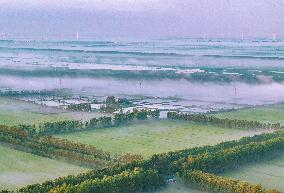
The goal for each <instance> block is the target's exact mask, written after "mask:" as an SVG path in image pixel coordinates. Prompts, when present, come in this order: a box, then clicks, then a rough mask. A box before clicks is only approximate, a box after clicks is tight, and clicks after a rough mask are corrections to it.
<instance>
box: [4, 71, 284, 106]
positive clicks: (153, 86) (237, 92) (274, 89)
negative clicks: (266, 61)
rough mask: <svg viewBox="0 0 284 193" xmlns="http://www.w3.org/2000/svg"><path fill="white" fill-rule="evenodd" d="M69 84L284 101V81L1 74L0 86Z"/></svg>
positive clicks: (102, 92) (94, 91) (127, 92)
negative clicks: (194, 80)
mask: <svg viewBox="0 0 284 193" xmlns="http://www.w3.org/2000/svg"><path fill="white" fill-rule="evenodd" d="M60 82H61V88H69V89H72V90H74V91H75V92H78V93H81V94H83V95H84V94H87V95H94V96H109V95H115V96H137V95H142V96H149V97H161V98H167V97H177V98H181V99H184V100H186V101H189V102H190V101H200V102H209V103H212V104H214V103H224V104H240V105H241V104H243V105H261V104H271V103H277V102H281V101H284V85H283V84H278V83H271V84H260V85H259V84H255V85H251V84H245V83H230V84H216V83H203V84H202V83H192V82H188V81H186V80H143V81H138V80H120V79H112V78H99V79H93V78H34V77H29V78H22V77H16V76H0V88H1V89H5V88H12V89H18V90H37V89H53V88H60Z"/></svg>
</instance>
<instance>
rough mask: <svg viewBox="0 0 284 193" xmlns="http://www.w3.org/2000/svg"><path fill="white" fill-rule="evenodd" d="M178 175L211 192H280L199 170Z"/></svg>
mask: <svg viewBox="0 0 284 193" xmlns="http://www.w3.org/2000/svg"><path fill="white" fill-rule="evenodd" d="M178 175H179V177H181V179H182V180H183V181H184V182H185V183H186V184H188V185H190V186H191V187H193V188H196V189H199V190H200V189H201V190H203V191H208V192H211V193H280V192H279V191H277V190H266V189H265V188H263V187H262V186H261V185H260V184H258V185H254V184H250V183H248V182H244V181H240V180H233V179H229V178H226V177H222V176H216V175H214V174H211V173H206V172H203V171H200V170H185V171H182V172H181V173H179V174H178Z"/></svg>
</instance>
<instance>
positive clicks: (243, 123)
mask: <svg viewBox="0 0 284 193" xmlns="http://www.w3.org/2000/svg"><path fill="white" fill-rule="evenodd" d="M167 117H168V118H169V119H180V120H187V121H193V122H198V123H204V124H212V125H215V126H219V127H227V128H249V129H258V128H261V129H270V128H273V129H282V128H283V127H282V126H281V125H280V123H261V122H258V121H249V120H239V119H228V118H225V119H222V118H218V117H214V116H207V115H204V114H187V113H178V112H168V114H167Z"/></svg>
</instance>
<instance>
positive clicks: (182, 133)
mask: <svg viewBox="0 0 284 193" xmlns="http://www.w3.org/2000/svg"><path fill="white" fill-rule="evenodd" d="M260 132H261V131H252V130H240V129H228V128H218V127H214V126H205V125H197V124H193V123H190V122H186V121H174V120H157V121H145V122H141V123H137V124H132V125H127V126H121V127H114V128H105V129H97V130H92V131H84V132H76V133H69V134H61V135H57V137H61V138H66V139H69V140H72V141H77V142H81V143H85V144H91V145H95V146H96V147H98V148H101V149H103V150H106V151H110V152H112V153H116V154H123V153H137V154H142V155H144V156H149V155H152V154H154V153H161V152H167V151H173V150H179V149H184V148H190V147H195V146H202V145H205V144H210V145H213V144H216V143H218V142H222V141H226V140H233V139H239V138H240V137H243V136H248V135H253V134H256V133H260Z"/></svg>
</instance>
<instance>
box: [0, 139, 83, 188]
mask: <svg viewBox="0 0 284 193" xmlns="http://www.w3.org/2000/svg"><path fill="white" fill-rule="evenodd" d="M0 155H1V156H0V190H3V189H9V190H15V189H17V188H19V187H22V186H25V185H28V184H33V183H38V182H44V181H45V180H49V179H53V178H56V177H59V176H66V175H69V174H78V173H81V172H84V171H87V169H86V168H82V167H78V166H74V165H71V164H68V163H65V162H62V161H56V160H52V159H48V158H44V157H40V156H37V155H34V154H30V153H26V152H22V151H18V150H14V149H11V148H9V147H6V146H3V145H0Z"/></svg>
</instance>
